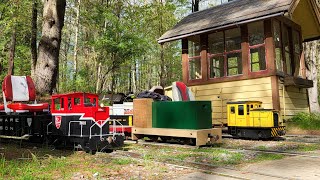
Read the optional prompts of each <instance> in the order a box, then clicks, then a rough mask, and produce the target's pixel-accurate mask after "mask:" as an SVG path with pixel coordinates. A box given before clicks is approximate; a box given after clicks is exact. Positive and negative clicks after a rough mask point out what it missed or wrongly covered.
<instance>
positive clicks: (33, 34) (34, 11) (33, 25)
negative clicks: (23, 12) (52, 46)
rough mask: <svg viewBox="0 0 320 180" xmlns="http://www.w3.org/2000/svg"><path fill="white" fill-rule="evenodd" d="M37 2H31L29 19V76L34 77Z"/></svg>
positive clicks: (35, 0)
mask: <svg viewBox="0 0 320 180" xmlns="http://www.w3.org/2000/svg"><path fill="white" fill-rule="evenodd" d="M37 8H38V2H37V0H33V2H32V19H31V43H30V48H31V77H33V78H34V73H35V68H36V63H37V57H38V55H37V32H38V28H37V19H38V9H37Z"/></svg>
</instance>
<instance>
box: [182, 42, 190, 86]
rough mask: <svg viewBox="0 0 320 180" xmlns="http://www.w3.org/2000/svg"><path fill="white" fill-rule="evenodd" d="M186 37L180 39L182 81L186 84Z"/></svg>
mask: <svg viewBox="0 0 320 180" xmlns="http://www.w3.org/2000/svg"><path fill="white" fill-rule="evenodd" d="M188 65H189V58H188V39H182V81H183V82H184V83H185V84H187V83H188V79H189V77H188V76H189V72H188V71H189V68H188Z"/></svg>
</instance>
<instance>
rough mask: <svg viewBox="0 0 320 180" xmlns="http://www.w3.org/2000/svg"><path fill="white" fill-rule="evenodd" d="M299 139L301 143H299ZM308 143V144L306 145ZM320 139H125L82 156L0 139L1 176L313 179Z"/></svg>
mask: <svg viewBox="0 0 320 180" xmlns="http://www.w3.org/2000/svg"><path fill="white" fill-rule="evenodd" d="M301 141H302V142H301ZM306 142H307V143H306ZM319 176H320V137H313V136H312V137H308V136H304V137H300V136H297V137H289V136H288V137H286V140H280V141H252V140H239V139H236V140H235V139H223V143H222V144H219V145H216V146H214V147H202V148H196V147H192V146H185V145H178V144H160V143H156V144H154V143H145V142H144V141H139V143H138V144H135V143H133V142H130V141H128V142H126V145H125V146H124V147H123V148H122V149H120V150H117V151H114V152H112V153H97V154H96V155H90V154H86V153H84V152H82V151H72V150H56V149H53V148H52V147H47V146H43V147H39V146H36V145H33V144H27V143H20V142H19V143H17V142H6V143H4V142H0V179H288V178H289V179H318V178H320V177H319Z"/></svg>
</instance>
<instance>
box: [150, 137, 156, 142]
mask: <svg viewBox="0 0 320 180" xmlns="http://www.w3.org/2000/svg"><path fill="white" fill-rule="evenodd" d="M148 138H149V139H150V140H151V141H153V142H157V141H158V136H149V137H148Z"/></svg>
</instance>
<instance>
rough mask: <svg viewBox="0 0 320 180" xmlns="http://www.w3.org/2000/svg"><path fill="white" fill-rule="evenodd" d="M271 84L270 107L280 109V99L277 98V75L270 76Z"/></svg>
mask: <svg viewBox="0 0 320 180" xmlns="http://www.w3.org/2000/svg"><path fill="white" fill-rule="evenodd" d="M271 86H272V106H273V108H272V109H275V110H277V111H279V110H280V99H279V85H278V77H277V76H272V77H271Z"/></svg>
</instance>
